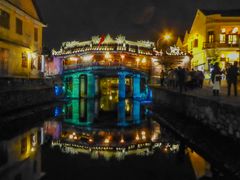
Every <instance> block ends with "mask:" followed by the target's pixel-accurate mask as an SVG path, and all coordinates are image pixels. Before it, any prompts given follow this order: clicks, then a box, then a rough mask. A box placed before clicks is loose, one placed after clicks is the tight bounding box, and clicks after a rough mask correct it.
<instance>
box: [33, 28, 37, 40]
mask: <svg viewBox="0 0 240 180" xmlns="http://www.w3.org/2000/svg"><path fill="white" fill-rule="evenodd" d="M34 41H36V42H37V41H38V29H37V28H34Z"/></svg>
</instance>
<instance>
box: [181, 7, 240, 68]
mask: <svg viewBox="0 0 240 180" xmlns="http://www.w3.org/2000/svg"><path fill="white" fill-rule="evenodd" d="M239 37H240V10H198V11H197V13H196V16H195V19H194V21H193V24H192V27H191V30H190V32H189V33H188V32H186V34H185V38H184V43H183V44H184V47H185V48H186V49H187V51H188V52H189V53H191V54H192V55H193V59H192V61H191V66H192V68H195V69H199V70H203V71H204V70H205V71H209V70H210V69H211V66H212V65H213V64H214V63H215V62H219V63H220V67H221V68H222V69H225V67H226V64H227V63H233V62H234V61H238V62H239V57H240V51H239V50H240V40H239Z"/></svg>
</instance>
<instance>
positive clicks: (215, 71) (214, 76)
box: [211, 63, 222, 96]
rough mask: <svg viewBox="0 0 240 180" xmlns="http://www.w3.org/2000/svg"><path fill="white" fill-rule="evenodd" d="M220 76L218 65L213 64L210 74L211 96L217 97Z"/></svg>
mask: <svg viewBox="0 0 240 180" xmlns="http://www.w3.org/2000/svg"><path fill="white" fill-rule="evenodd" d="M221 74H222V71H221V69H220V67H219V64H218V63H215V64H214V67H213V70H212V73H211V80H212V83H213V96H219V91H220V86H221V78H222V76H221Z"/></svg>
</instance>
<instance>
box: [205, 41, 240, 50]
mask: <svg viewBox="0 0 240 180" xmlns="http://www.w3.org/2000/svg"><path fill="white" fill-rule="evenodd" d="M213 48H240V44H238V43H227V42H226V43H220V42H219V41H218V42H204V43H203V49H213Z"/></svg>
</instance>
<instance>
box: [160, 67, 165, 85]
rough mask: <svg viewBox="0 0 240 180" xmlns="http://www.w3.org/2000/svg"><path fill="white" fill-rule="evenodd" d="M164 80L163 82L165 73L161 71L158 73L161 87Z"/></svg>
mask: <svg viewBox="0 0 240 180" xmlns="http://www.w3.org/2000/svg"><path fill="white" fill-rule="evenodd" d="M164 80H165V72H164V71H163V70H162V71H161V73H160V84H161V86H162V87H163V86H164V84H163V83H164Z"/></svg>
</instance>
